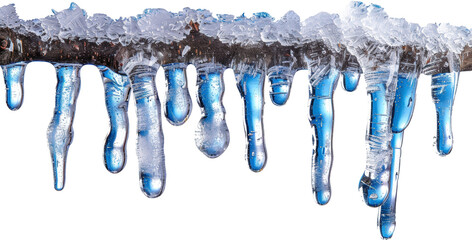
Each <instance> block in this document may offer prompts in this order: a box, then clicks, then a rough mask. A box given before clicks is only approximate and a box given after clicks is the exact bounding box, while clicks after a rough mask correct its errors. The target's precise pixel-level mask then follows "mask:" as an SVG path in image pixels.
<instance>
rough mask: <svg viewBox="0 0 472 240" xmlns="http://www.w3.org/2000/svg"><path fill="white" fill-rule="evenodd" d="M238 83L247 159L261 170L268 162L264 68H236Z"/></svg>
mask: <svg viewBox="0 0 472 240" xmlns="http://www.w3.org/2000/svg"><path fill="white" fill-rule="evenodd" d="M235 77H236V83H237V86H238V89H239V93H240V94H241V97H242V99H243V101H244V123H245V129H244V130H245V131H246V136H247V142H246V144H247V145H246V160H247V161H248V164H249V168H250V169H251V170H252V171H254V172H259V171H261V170H262V169H263V168H264V167H265V165H266V162H267V151H266V147H265V141H264V124H263V119H262V118H263V111H264V80H265V74H264V71H262V70H256V69H255V68H253V67H249V66H247V67H242V68H241V69H239V68H238V69H236V70H235Z"/></svg>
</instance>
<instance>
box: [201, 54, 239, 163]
mask: <svg viewBox="0 0 472 240" xmlns="http://www.w3.org/2000/svg"><path fill="white" fill-rule="evenodd" d="M196 67H197V75H198V79H197V102H198V105H199V106H200V109H201V112H202V118H201V119H200V121H199V122H198V125H197V130H196V131H195V144H196V145H197V147H198V149H199V150H200V151H201V152H202V153H203V154H205V155H206V156H207V157H210V158H216V157H218V156H220V155H221V154H222V153H223V152H224V151H225V150H226V148H227V147H228V145H229V140H230V137H229V130H228V126H227V125H226V120H225V113H226V112H225V108H224V106H223V102H222V100H223V93H224V89H225V88H224V82H223V71H224V67H223V66H222V65H220V64H215V63H206V64H199V65H197V66H196Z"/></svg>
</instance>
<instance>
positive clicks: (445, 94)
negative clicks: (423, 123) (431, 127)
mask: <svg viewBox="0 0 472 240" xmlns="http://www.w3.org/2000/svg"><path fill="white" fill-rule="evenodd" d="M458 80H459V72H452V73H438V74H435V75H433V76H432V77H431V93H432V96H433V101H434V105H435V107H436V117H437V136H436V149H437V151H438V153H439V154H440V155H447V154H449V153H450V152H451V150H452V142H453V139H452V126H451V116H452V105H453V104H454V95H455V93H456V88H457V82H458Z"/></svg>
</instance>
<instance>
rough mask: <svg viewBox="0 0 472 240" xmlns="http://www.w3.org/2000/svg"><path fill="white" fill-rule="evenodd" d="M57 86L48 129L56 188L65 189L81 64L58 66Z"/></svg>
mask: <svg viewBox="0 0 472 240" xmlns="http://www.w3.org/2000/svg"><path fill="white" fill-rule="evenodd" d="M55 67H56V72H57V86H56V106H55V108H54V116H53V118H52V121H51V123H50V124H49V127H48V134H47V136H48V143H49V150H50V152H51V157H52V164H53V173H54V188H55V189H56V190H58V191H60V190H62V189H63V188H64V183H65V169H66V160H67V152H68V150H69V146H70V144H71V143H72V139H73V136H74V130H73V128H72V123H73V121H74V114H75V106H76V102H77V97H78V95H79V91H80V75H79V70H80V67H81V65H79V64H56V65H55Z"/></svg>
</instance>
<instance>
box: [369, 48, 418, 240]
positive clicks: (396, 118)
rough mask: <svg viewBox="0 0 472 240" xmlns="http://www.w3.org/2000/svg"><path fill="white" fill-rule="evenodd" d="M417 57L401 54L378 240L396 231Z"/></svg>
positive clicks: (407, 53)
mask: <svg viewBox="0 0 472 240" xmlns="http://www.w3.org/2000/svg"><path fill="white" fill-rule="evenodd" d="M420 59H421V58H420V54H419V52H415V51H414V49H409V50H407V51H404V52H403V54H402V57H401V61H400V65H399V73H398V82H397V89H396V92H395V102H394V104H393V116H392V123H391V128H392V132H393V137H392V141H391V147H392V149H393V154H392V160H391V164H390V194H389V195H388V197H387V200H386V201H385V202H384V203H383V204H382V206H381V208H380V209H379V214H378V219H377V224H378V227H379V230H380V234H381V236H382V238H384V239H388V238H391V237H392V236H393V233H394V231H395V227H396V202H397V190H398V179H399V176H400V162H401V150H402V149H401V148H402V142H403V133H404V130H405V129H406V128H407V126H408V125H409V123H410V121H411V118H412V116H413V110H414V107H415V99H416V86H417V83H418V78H419V74H420V73H421V72H420V65H421V64H420V61H419V60H420Z"/></svg>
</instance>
